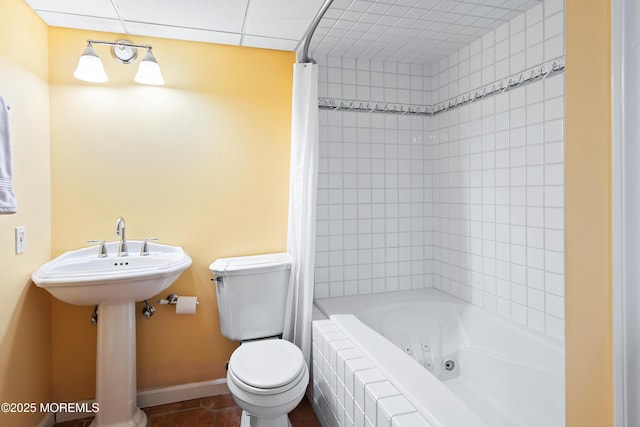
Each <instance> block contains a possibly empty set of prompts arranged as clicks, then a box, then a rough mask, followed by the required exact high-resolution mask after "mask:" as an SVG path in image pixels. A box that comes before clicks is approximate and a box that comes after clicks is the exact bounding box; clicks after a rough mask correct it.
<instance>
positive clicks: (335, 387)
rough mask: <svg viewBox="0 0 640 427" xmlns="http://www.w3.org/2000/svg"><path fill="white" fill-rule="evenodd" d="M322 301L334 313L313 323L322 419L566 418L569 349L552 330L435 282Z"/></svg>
mask: <svg viewBox="0 0 640 427" xmlns="http://www.w3.org/2000/svg"><path fill="white" fill-rule="evenodd" d="M316 305H317V306H318V307H319V308H320V310H321V311H322V312H323V313H324V314H325V315H326V316H328V317H329V319H328V320H316V321H314V325H313V373H314V375H313V387H314V401H313V403H314V407H315V410H316V413H317V414H319V419H320V421H321V423H322V424H323V425H324V426H334V425H340V426H350V425H360V426H362V425H371V426H390V425H398V426H404V425H407V426H413V425H416V426H418V425H425V426H428V425H431V426H438V427H458V426H460V427H475V426H491V427H511V426H516V425H517V426H522V427H539V426H545V427H561V426H563V425H564V353H563V346H562V344H561V343H560V342H559V341H557V340H554V339H553V338H549V337H546V336H544V335H542V334H539V333H537V332H535V331H532V330H530V329H527V328H524V327H522V326H518V325H515V324H513V323H512V322H509V321H507V320H505V319H504V318H502V317H500V316H497V315H495V314H492V313H489V312H487V311H486V310H483V309H480V308H478V307H475V306H473V305H471V304H469V303H466V302H463V301H461V300H460V299H457V298H454V297H452V296H450V295H447V294H444V293H442V292H440V291H438V290H435V289H422V290H413V291H406V292H397V293H394V294H385V295H362V296H352V297H341V298H329V299H322V300H318V301H316ZM346 313H349V314H346ZM316 317H317V318H320V317H321V316H319V315H318V316H316ZM448 360H450V361H453V362H454V363H455V368H454V369H453V371H451V372H449V371H447V370H446V369H445V361H448ZM392 397H393V402H394V403H393V405H391V403H390V402H391V398H392ZM414 411H415V412H417V414H416V413H415V412H414ZM407 414H411V421H408V418H407V416H408V415H407ZM418 415H419V416H418ZM420 417H421V418H420ZM414 422H415V424H414ZM425 422H426V424H425Z"/></svg>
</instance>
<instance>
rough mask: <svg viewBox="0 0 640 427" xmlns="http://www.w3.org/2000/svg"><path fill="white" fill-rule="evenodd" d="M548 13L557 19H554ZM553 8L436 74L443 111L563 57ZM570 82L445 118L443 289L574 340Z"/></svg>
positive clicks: (557, 81)
mask: <svg viewBox="0 0 640 427" xmlns="http://www.w3.org/2000/svg"><path fill="white" fill-rule="evenodd" d="M545 8H547V9H545ZM563 26H564V16H563V10H562V9H561V7H559V6H558V3H557V2H546V3H544V4H540V5H539V6H536V7H535V8H533V9H531V10H529V11H528V12H527V13H526V14H524V15H521V16H519V17H517V18H515V19H514V20H512V21H511V22H510V23H507V24H505V25H503V26H502V27H500V28H498V29H497V30H495V31H494V32H492V33H489V34H487V35H486V36H484V37H483V38H482V39H481V40H478V41H477V42H474V43H472V44H471V45H470V46H469V49H468V50H467V49H463V50H461V51H459V52H458V53H456V54H454V55H451V56H450V57H449V58H447V59H446V60H443V61H441V62H439V63H438V64H436V65H434V66H433V67H432V72H433V73H434V77H433V82H434V83H435V84H434V85H433V86H432V88H433V99H435V100H436V102H440V101H444V100H445V99H448V98H450V97H452V96H455V95H456V94H457V93H459V91H461V90H469V89H473V88H474V87H476V86H477V85H479V84H487V83H490V82H492V81H494V80H496V79H501V78H504V77H506V76H509V75H513V74H515V73H518V72H520V71H522V69H523V68H528V67H531V66H535V65H537V64H539V63H541V62H543V61H548V60H551V59H554V58H556V57H558V56H561V55H563V52H564V47H563V43H564V42H563V33H564V30H563ZM563 109H564V75H563V74H557V75H554V76H551V77H548V78H546V79H544V80H541V81H538V82H535V83H532V84H529V85H527V86H523V87H520V88H517V89H513V90H511V91H509V92H506V93H504V94H500V95H496V96H493V97H489V98H485V99H483V100H481V101H479V102H475V103H472V104H469V105H466V106H463V107H459V108H457V109H454V110H451V111H448V112H445V113H441V114H438V115H436V116H434V118H433V120H434V124H433V127H434V129H435V132H434V136H433V151H432V152H433V164H432V168H431V169H430V172H431V174H432V181H433V194H434V200H433V223H434V232H433V263H434V285H435V286H436V287H437V288H439V289H441V290H443V291H445V292H448V293H450V294H453V295H455V296H458V297H460V298H462V299H464V300H466V301H469V302H471V303H473V304H475V305H479V306H482V307H484V308H486V309H487V310H490V311H493V312H497V313H499V314H501V315H503V316H505V317H508V318H511V319H513V320H515V321H516V322H518V323H521V324H524V325H527V326H529V327H530V328H532V329H535V330H538V331H541V332H545V333H547V334H548V335H551V336H553V337H556V338H559V339H563V336H564V309H563V307H564V165H563V162H564V160H563V117H564V111H563Z"/></svg>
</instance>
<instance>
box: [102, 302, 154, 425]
mask: <svg viewBox="0 0 640 427" xmlns="http://www.w3.org/2000/svg"><path fill="white" fill-rule="evenodd" d="M96 371H97V372H96V402H98V404H99V405H100V411H99V412H97V413H96V418H95V420H94V421H93V423H91V427H144V426H146V425H147V416H146V414H145V413H144V412H142V411H141V410H140V408H138V406H137V405H136V393H137V390H136V316H135V303H134V302H130V303H124V304H108V305H107V304H101V305H100V306H98V353H97V369H96Z"/></svg>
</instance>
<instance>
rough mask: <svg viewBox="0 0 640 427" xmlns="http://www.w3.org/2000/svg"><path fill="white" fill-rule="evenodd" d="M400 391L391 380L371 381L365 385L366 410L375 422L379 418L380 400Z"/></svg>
mask: <svg viewBox="0 0 640 427" xmlns="http://www.w3.org/2000/svg"><path fill="white" fill-rule="evenodd" d="M398 395H400V392H399V391H398V389H397V388H395V387H394V386H393V384H391V383H390V382H389V381H381V382H375V383H369V384H367V385H366V386H365V396H364V412H365V414H366V415H367V416H368V417H369V418H370V419H371V420H372V421H374V422H376V419H377V408H378V400H380V399H382V398H385V397H391V396H398Z"/></svg>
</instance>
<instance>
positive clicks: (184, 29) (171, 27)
mask: <svg viewBox="0 0 640 427" xmlns="http://www.w3.org/2000/svg"><path fill="white" fill-rule="evenodd" d="M25 1H26V2H27V4H29V6H31V8H32V9H34V10H35V11H36V13H37V14H38V15H39V16H40V17H41V18H42V19H43V20H44V21H45V22H46V23H47V24H48V25H50V26H57V27H66V28H76V29H83V30H91V31H105V32H113V33H119V34H131V35H139V36H150V37H163V38H170V39H178V40H191V41H198V42H208V43H220V44H230V45H237V46H250V47H259V48H267V49H278V50H289V51H293V50H295V48H296V46H297V45H298V43H299V41H300V39H301V38H302V37H303V35H304V33H305V31H306V30H307V28H308V27H309V25H310V23H311V21H312V19H313V17H314V16H315V14H316V13H317V11H318V9H320V6H321V5H322V2H323V1H322V0H303V1H299V0H187V1H184V2H176V1H175V0H92V1H86V0H56V1H51V0H25Z"/></svg>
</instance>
